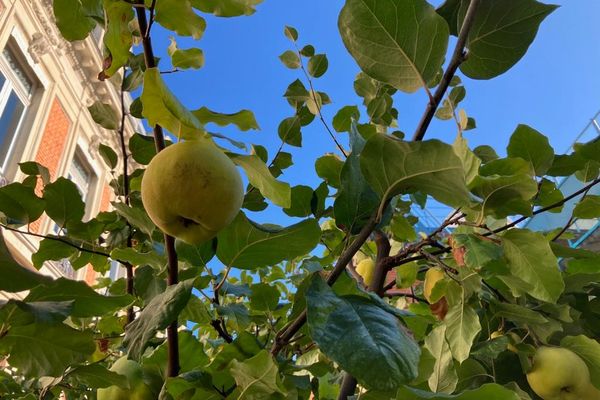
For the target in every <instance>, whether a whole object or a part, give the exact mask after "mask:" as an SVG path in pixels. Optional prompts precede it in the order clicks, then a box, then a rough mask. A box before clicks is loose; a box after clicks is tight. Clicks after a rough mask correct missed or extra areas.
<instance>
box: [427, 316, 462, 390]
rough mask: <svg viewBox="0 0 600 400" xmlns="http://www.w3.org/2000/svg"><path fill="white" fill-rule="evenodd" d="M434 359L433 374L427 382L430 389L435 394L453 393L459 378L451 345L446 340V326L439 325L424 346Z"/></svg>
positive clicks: (428, 336)
mask: <svg viewBox="0 0 600 400" xmlns="http://www.w3.org/2000/svg"><path fill="white" fill-rule="evenodd" d="M424 347H425V348H426V349H427V350H429V352H430V353H431V355H432V356H433V358H434V359H435V362H434V365H433V373H432V374H431V375H430V376H429V378H428V380H427V382H428V383H429V388H430V389H431V390H432V391H434V392H440V393H452V392H454V389H456V385H457V384H458V376H457V375H456V368H455V366H454V360H453V359H452V352H451V351H450V345H449V344H448V341H447V340H446V325H438V326H437V327H436V328H434V329H433V330H432V331H431V332H430V333H429V335H427V337H426V338H425V346H424Z"/></svg>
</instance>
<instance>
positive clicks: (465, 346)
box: [444, 285, 481, 363]
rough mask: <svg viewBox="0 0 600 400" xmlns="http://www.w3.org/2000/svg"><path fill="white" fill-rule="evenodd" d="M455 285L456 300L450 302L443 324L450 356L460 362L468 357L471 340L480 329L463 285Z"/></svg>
mask: <svg viewBox="0 0 600 400" xmlns="http://www.w3.org/2000/svg"><path fill="white" fill-rule="evenodd" d="M452 287H457V291H458V293H457V295H456V297H457V300H458V301H456V303H455V304H451V307H450V309H449V310H448V314H446V318H444V324H445V325H446V340H447V341H448V345H449V346H450V351H451V352H452V356H453V357H454V359H455V360H456V361H458V362H459V363H462V362H463V361H465V360H466V359H467V358H469V353H470V352H471V346H473V341H474V340H475V338H476V337H477V335H478V334H479V332H480V331H481V324H480V323H479V316H478V315H477V312H476V311H475V309H474V308H473V307H471V306H470V305H469V304H468V303H467V300H468V298H467V294H466V290H465V288H464V287H462V286H460V285H453V286H452Z"/></svg>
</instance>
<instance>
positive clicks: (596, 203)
mask: <svg viewBox="0 0 600 400" xmlns="http://www.w3.org/2000/svg"><path fill="white" fill-rule="evenodd" d="M573 216H574V217H577V218H583V219H592V218H598V217H600V196H595V195H587V196H585V197H584V198H583V200H581V201H580V202H579V203H577V205H576V206H575V209H574V210H573Z"/></svg>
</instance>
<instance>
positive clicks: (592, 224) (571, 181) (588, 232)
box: [525, 111, 600, 252]
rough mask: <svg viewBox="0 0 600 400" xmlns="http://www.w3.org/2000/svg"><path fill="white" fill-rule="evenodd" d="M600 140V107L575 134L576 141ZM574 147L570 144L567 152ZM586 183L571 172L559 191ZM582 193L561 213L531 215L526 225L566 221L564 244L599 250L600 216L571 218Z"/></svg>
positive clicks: (595, 191) (597, 191)
mask: <svg viewBox="0 0 600 400" xmlns="http://www.w3.org/2000/svg"><path fill="white" fill-rule="evenodd" d="M596 140H600V111H598V112H597V113H596V115H594V116H593V117H592V118H591V119H590V121H589V122H588V123H587V124H586V126H585V127H584V128H583V130H582V131H581V133H580V134H579V135H578V136H577V137H576V138H575V140H574V143H573V145H574V144H575V143H589V142H592V141H596ZM572 150H573V147H572V146H571V147H570V148H569V149H568V150H567V152H566V153H569V152H570V151H572ZM585 185H586V183H583V182H581V181H580V180H578V179H577V178H576V177H575V176H569V177H567V178H564V179H562V180H560V181H559V182H557V186H558V188H559V189H560V191H561V192H562V193H563V194H564V195H565V196H567V195H569V194H571V193H575V192H577V191H578V190H580V189H581V188H583V187H584V186H585ZM587 194H590V195H600V187H598V186H594V187H592V188H591V190H589V191H588V192H587ZM582 196H583V194H581V195H580V196H577V197H575V198H573V199H572V200H570V201H568V202H566V203H565V205H564V207H563V208H562V210H561V211H560V212H559V213H550V212H547V213H542V214H538V215H536V216H534V217H533V218H531V219H529V220H528V221H527V223H526V224H525V227H526V228H528V229H532V230H535V231H550V230H552V229H559V228H563V227H564V226H566V225H567V224H569V227H568V229H567V231H566V233H567V235H565V239H563V240H562V241H563V242H564V244H566V245H569V246H570V247H572V248H584V249H587V250H592V251H596V252H600V220H598V219H595V218H594V219H581V218H574V219H572V220H571V215H572V214H573V209H574V208H575V205H576V204H577V203H578V202H579V201H580V200H581V198H582Z"/></svg>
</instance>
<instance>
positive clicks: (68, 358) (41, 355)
mask: <svg viewBox="0 0 600 400" xmlns="http://www.w3.org/2000/svg"><path fill="white" fill-rule="evenodd" d="M95 349H96V346H95V344H94V339H93V335H92V333H91V332H81V331H78V330H76V329H73V328H71V327H69V326H67V325H63V324H46V323H35V324H30V325H25V326H18V327H13V328H11V329H10V330H9V331H8V333H7V334H6V335H5V336H4V337H3V338H2V340H0V353H3V354H9V353H10V365H11V367H15V368H18V369H19V373H21V374H23V375H25V376H27V377H32V378H39V377H41V376H61V375H62V374H63V373H64V372H65V370H66V369H67V368H68V367H69V366H71V365H73V364H77V363H80V362H83V361H84V360H85V359H86V358H87V357H88V356H89V355H91V354H92V353H93V352H94V350H95Z"/></svg>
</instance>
